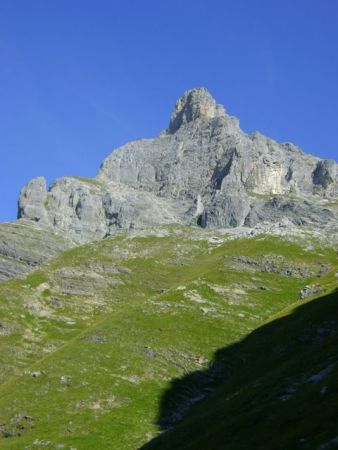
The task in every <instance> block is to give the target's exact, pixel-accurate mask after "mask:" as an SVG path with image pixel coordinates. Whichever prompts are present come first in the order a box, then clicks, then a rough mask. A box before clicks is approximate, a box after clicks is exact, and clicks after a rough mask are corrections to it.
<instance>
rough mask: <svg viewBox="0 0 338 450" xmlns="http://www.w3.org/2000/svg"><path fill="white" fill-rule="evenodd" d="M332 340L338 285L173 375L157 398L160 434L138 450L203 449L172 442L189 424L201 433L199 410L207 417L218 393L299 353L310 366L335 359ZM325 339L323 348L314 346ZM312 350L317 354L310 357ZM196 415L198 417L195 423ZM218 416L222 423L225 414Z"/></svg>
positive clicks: (228, 392) (336, 332)
mask: <svg viewBox="0 0 338 450" xmlns="http://www.w3.org/2000/svg"><path fill="white" fill-rule="evenodd" d="M337 340H338V289H336V290H335V291H334V292H332V293H330V294H328V295H325V296H322V297H321V298H318V299H316V300H314V301H310V302H307V303H301V302H300V304H299V306H298V307H297V308H296V309H295V310H294V311H293V312H292V313H291V314H290V315H288V316H284V317H282V318H277V319H276V320H274V321H272V322H270V323H268V324H266V325H263V326H262V327H260V328H258V329H256V330H254V331H253V332H251V333H250V334H249V335H247V336H246V337H245V338H244V339H243V340H241V341H239V342H237V343H234V344H232V345H229V346H227V347H225V348H222V349H220V350H217V351H216V352H215V355H214V358H213V361H212V362H211V363H210V365H209V367H208V368H207V369H206V370H198V371H195V372H193V373H190V374H188V375H186V376H184V377H183V378H179V379H174V380H173V381H172V383H171V386H170V388H169V389H168V390H167V391H165V392H164V394H163V396H162V398H161V401H160V408H159V412H158V419H157V424H158V426H159V428H160V430H161V431H162V433H161V434H160V435H159V436H158V437H156V438H154V439H152V440H151V441H150V442H148V443H147V444H145V445H144V446H143V447H142V450H150V449H155V448H156V449H157V448H158V449H171V448H175V449H176V448H182V449H183V448H196V449H197V448H203V447H199V446H198V445H193V444H191V446H190V445H189V446H187V447H185V446H183V445H182V446H181V445H178V444H177V443H180V442H181V439H182V436H185V437H187V435H188V434H189V433H190V432H191V430H192V429H195V428H196V434H197V435H198V433H200V432H202V430H201V424H203V420H202V419H201V417H202V416H203V414H204V415H205V416H206V417H207V412H208V411H209V408H210V401H212V400H213V399H215V400H217V398H218V399H219V395H224V396H225V397H227V398H229V397H231V396H232V395H233V393H234V392H236V391H238V389H241V388H242V387H243V386H246V385H248V384H251V385H252V384H254V383H255V380H257V381H258V380H261V379H262V377H264V376H266V374H268V373H269V372H274V371H276V368H279V367H282V366H283V367H284V365H285V364H287V363H289V362H291V366H292V364H293V361H295V362H297V361H299V358H303V357H304V361H307V359H306V358H310V359H309V361H311V364H309V363H306V364H305V363H304V364H305V367H308V366H309V367H310V369H311V367H312V362H313V367H317V366H320V365H321V364H322V365H325V364H326V365H327V364H328V361H329V362H330V363H332V364H335V363H336V362H337V363H338V351H336V348H337V345H338V342H337ZM331 341H332V342H335V344H336V346H334V345H333V343H332V345H331V344H330V346H328V345H327V342H330V343H331ZM324 344H325V348H326V350H325V351H323V352H322V351H321V350H320V351H319V350H318V349H321V348H322V347H323V345H324ZM325 352H326V353H325ZM331 353H332V354H331ZM306 355H307V356H306ZM309 355H310V356H309ZM313 355H320V357H319V359H318V358H317V359H315V356H313ZM311 358H312V359H311ZM320 358H322V361H321V359H320ZM295 364H296V363H295ZM258 384H259V383H258ZM203 399H204V400H203ZM208 402H209V404H208ZM211 410H212V408H211ZM195 417H197V418H198V421H197V423H196V424H194V419H195ZM187 419H188V420H187ZM219 420H221V421H224V423H226V422H227V420H228V418H227V417H222V418H220V419H219ZM195 425H196V427H195ZM184 427H185V428H184ZM189 427H190V428H189ZM194 427H195V428H194ZM202 428H203V425H202ZM192 434H195V432H193V433H192ZM175 436H176V438H175ZM232 438H233V436H232ZM175 439H176V440H175ZM191 440H194V436H191ZM210 448H223V447H222V446H219V447H218V446H215V447H213V446H210ZM224 448H228V447H227V446H226V447H224ZM229 448H237V447H236V446H234V447H231V446H230V447H229ZM238 448H242V447H238ZM247 448H250V446H249V447H247ZM252 448H254V447H252ZM262 448H267V447H262ZM290 448H291V447H290ZM302 448H303V447H302ZM304 448H306V447H304ZM208 450H209V448H208Z"/></svg>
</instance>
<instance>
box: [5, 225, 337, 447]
mask: <svg viewBox="0 0 338 450" xmlns="http://www.w3.org/2000/svg"><path fill="white" fill-rule="evenodd" d="M337 272H338V263H337V253H336V250H334V249H330V248H325V247H323V246H319V245H317V244H316V242H315V241H311V240H307V241H306V242H305V241H304V242H303V241H299V243H297V244H295V243H292V242H289V241H286V240H284V241H283V240H281V239H280V238H277V237H273V236H263V235H261V236H258V237H253V238H247V239H236V240H228V239H227V238H226V235H224V234H222V233H217V232H215V233H213V232H210V231H209V232H208V231H205V230H201V229H194V228H184V227H179V226H172V227H166V228H163V229H159V230H157V231H156V232H153V233H148V234H146V233H144V235H142V234H141V233H140V232H136V231H135V232H127V231H126V232H123V233H121V234H120V235H119V236H116V237H114V238H109V239H106V240H103V241H100V242H94V243H91V244H87V245H84V246H81V247H77V248H73V249H71V250H67V251H65V252H64V253H62V254H61V255H59V256H58V257H56V258H55V259H53V260H51V261H50V262H49V263H47V264H45V265H44V266H41V267H40V269H39V270H37V271H35V272H33V273H31V274H30V275H28V276H27V277H26V278H25V279H24V280H12V281H3V282H1V283H0V345H1V349H0V350H1V351H0V358H1V362H0V379H1V385H0V448H4V449H38V448H44V449H67V450H70V449H73V450H75V449H77V450H82V449H84V450H85V449H88V450H89V449H114V450H118V449H121V450H128V449H138V448H140V447H142V446H143V445H146V447H145V448H149V449H150V448H158V449H162V448H163V449H166V448H168V449H180V448H182V449H189V448H193V449H206V450H209V449H223V448H226V449H251V448H257V449H258V448H259V449H261V448H269V449H274V448H276V449H277V448H280V449H286V448H297V449H298V448H304V449H305V448H311V449H312V448H317V447H319V445H322V444H325V443H327V442H329V441H330V439H331V440H332V439H334V438H335V436H337V435H338V430H337V423H336V413H335V405H336V404H337V402H335V400H337V388H336V386H337V384H335V383H334V380H336V379H337V368H338V364H337V365H336V359H335V358H336V356H335V349H336V348H337V327H338V309H337V306H336V305H337V301H338V299H337V295H336V294H335V293H332V292H334V290H335V288H336V286H337V284H338V278H337V276H336V274H337ZM304 286H310V288H308V289H307V290H305V291H304V290H303V292H306V295H310V297H309V298H307V299H305V300H301V301H300V300H299V293H300V292H301V290H302V289H303V288H304ZM315 297H321V299H318V300H315ZM316 377H317V378H316ZM317 379H319V380H317ZM324 424H325V430H324V431H323V426H324ZM168 430H169V431H168ZM334 430H335V431H334ZM159 433H161V434H160V435H159ZM335 433H336V434H335ZM147 443H148V444H147ZM330 445H331V444H330ZM148 446H149V447H148ZM323 448H329V447H323Z"/></svg>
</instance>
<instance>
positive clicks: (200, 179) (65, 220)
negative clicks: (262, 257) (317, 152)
mask: <svg viewBox="0 0 338 450" xmlns="http://www.w3.org/2000/svg"><path fill="white" fill-rule="evenodd" d="M337 199H338V165H337V163H336V162H335V161H326V160H320V159H319V158H316V157H315V156H312V155H307V154H306V153H303V152H302V151H300V149H298V148H297V147H295V146H293V145H291V144H279V143H278V142H275V141H273V140H272V139H269V138H267V137H265V136H263V135H261V134H259V133H254V134H251V135H248V134H246V133H245V132H244V131H242V130H241V129H240V127H239V123H238V120H237V119H236V118H234V117H231V116H229V115H228V114H226V113H225V110H224V108H223V107H222V106H221V105H218V104H217V103H216V101H215V100H214V99H213V97H212V96H211V94H210V93H209V92H208V91H207V89H205V88H196V89H192V90H189V91H187V92H185V93H184V94H183V96H182V97H181V98H180V99H179V100H178V101H177V102H176V106H175V109H174V111H173V113H172V116H171V121H170V126H169V130H165V131H164V132H161V133H160V134H159V135H158V137H157V138H155V139H141V140H137V141H133V142H129V143H127V144H125V145H124V146H122V147H120V148H118V149H115V150H114V151H113V152H112V153H111V154H110V155H109V156H108V157H107V158H106V159H105V160H104V162H103V163H102V165H101V168H100V170H99V173H98V175H97V177H96V178H94V179H88V178H79V177H64V178H60V179H58V180H56V181H55V182H54V183H52V185H51V186H50V188H49V190H48V192H47V191H46V182H45V180H44V179H43V178H41V177H39V178H36V179H34V180H32V181H31V182H29V183H28V185H27V186H26V187H24V188H23V189H22V191H21V195H20V199H19V218H25V219H30V220H31V221H34V222H36V223H40V224H43V225H48V226H51V227H52V228H53V229H55V230H57V231H58V232H60V233H62V234H63V235H64V236H67V237H70V238H71V239H74V240H76V241H80V242H88V241H90V240H94V239H100V238H104V237H106V236H110V235H113V234H114V233H116V232H117V230H118V229H120V228H147V227H149V226H154V225H156V224H167V223H181V224H195V225H200V226H201V227H204V228H214V229H218V228H228V227H242V226H245V227H256V226H258V225H259V224H262V223H270V224H271V223H273V224H275V223H282V224H283V223H284V222H285V220H287V221H289V222H290V223H292V224H293V225H296V226H301V227H302V226H305V227H314V228H316V229H319V228H320V229H322V228H323V227H331V228H332V227H337V224H338V211H337V208H336V207H335V205H338V203H337ZM330 205H331V206H332V207H331V206H330Z"/></svg>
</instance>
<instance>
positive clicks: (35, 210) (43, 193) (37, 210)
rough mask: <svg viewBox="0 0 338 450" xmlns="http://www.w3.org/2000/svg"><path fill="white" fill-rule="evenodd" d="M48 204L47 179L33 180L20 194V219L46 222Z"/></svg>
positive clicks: (38, 178)
mask: <svg viewBox="0 0 338 450" xmlns="http://www.w3.org/2000/svg"><path fill="white" fill-rule="evenodd" d="M46 202H47V189H46V180H45V178H44V177H37V178H33V180H31V181H29V183H28V184H27V185H26V186H25V187H23V188H22V190H21V192H20V197H19V211H18V217H19V218H20V217H26V218H27V219H31V220H35V221H36V222H39V221H44V220H46V219H47V210H46V206H47V205H46Z"/></svg>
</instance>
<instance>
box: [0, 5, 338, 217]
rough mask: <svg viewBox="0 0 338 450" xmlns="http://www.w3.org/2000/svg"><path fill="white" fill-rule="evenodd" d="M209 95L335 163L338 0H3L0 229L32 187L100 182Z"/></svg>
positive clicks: (255, 125) (249, 123)
mask: <svg viewBox="0 0 338 450" xmlns="http://www.w3.org/2000/svg"><path fill="white" fill-rule="evenodd" d="M196 86H205V87H207V88H208V89H209V90H210V92H211V93H212V94H213V96H214V97H215V98H216V100H217V101H218V102H219V103H222V104H224V105H225V107H226V109H227V111H228V112H229V113H230V114H233V115H236V116H237V117H239V118H240V121H241V126H242V128H243V129H244V130H245V131H247V132H251V131H254V130H259V131H261V132H262V133H264V134H266V135H268V136H270V137H272V138H274V139H276V140H278V141H283V142H284V141H291V142H294V143H295V144H297V145H299V146H300V147H302V148H303V149H304V150H305V151H307V152H310V153H314V154H316V155H318V156H321V157H323V158H328V159H337V158H338V139H337V128H338V114H337V106H338V1H337V0H318V1H317V0H236V1H235V0H232V1H230V0H203V1H202V0H180V1H179V0H156V1H155V0H134V1H132V0H119V1H117V0H116V1H115V0H110V1H106V0H96V1H94V0H90V1H89V0H41V1H40V0H0V155H1V160H0V161H1V165H0V167H1V176H0V191H1V208H0V220H1V221H4V220H12V219H14V218H15V217H16V201H17V197H18V193H19V190H20V188H21V187H22V186H23V185H24V184H25V183H26V182H27V181H28V180H29V179H31V178H33V177H35V176H39V175H44V176H46V178H47V180H48V182H51V181H52V180H53V179H54V178H56V177H60V176H63V175H80V176H94V175H95V174H96V172H97V170H98V167H99V165H100V163H101V161H102V160H103V158H104V157H106V156H107V155H108V154H109V153H110V152H111V150H112V149H113V148H115V147H117V146H119V145H122V144H124V143H126V142H127V141H129V140H131V139H136V138H140V137H152V136H154V135H156V134H157V133H158V132H159V131H160V130H161V129H164V128H166V127H167V125H168V122H169V116H170V113H171V110H172V108H173V105H174V103H175V101H176V99H177V98H178V97H179V96H180V95H181V94H182V93H183V92H184V91H185V90H186V89H189V88H192V87H196Z"/></svg>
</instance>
